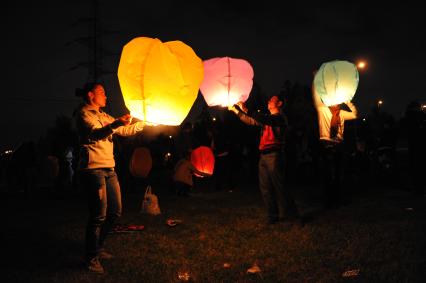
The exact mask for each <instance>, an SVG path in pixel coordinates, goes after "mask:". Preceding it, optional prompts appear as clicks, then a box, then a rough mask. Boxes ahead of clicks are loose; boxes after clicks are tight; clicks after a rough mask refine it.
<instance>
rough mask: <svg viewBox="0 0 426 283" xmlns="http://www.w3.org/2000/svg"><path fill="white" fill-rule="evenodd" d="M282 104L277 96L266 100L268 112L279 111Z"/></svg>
mask: <svg viewBox="0 0 426 283" xmlns="http://www.w3.org/2000/svg"><path fill="white" fill-rule="evenodd" d="M282 104H283V102H282V101H281V100H280V99H279V98H278V96H276V95H274V96H272V97H271V98H270V99H269V100H268V110H269V111H270V112H271V113H273V112H277V111H279V110H280V107H281V105H282Z"/></svg>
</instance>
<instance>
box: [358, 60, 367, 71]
mask: <svg viewBox="0 0 426 283" xmlns="http://www.w3.org/2000/svg"><path fill="white" fill-rule="evenodd" d="M356 66H357V67H358V69H361V70H362V69H365V67H366V66H367V63H366V62H365V61H359V62H358V64H357V65H356Z"/></svg>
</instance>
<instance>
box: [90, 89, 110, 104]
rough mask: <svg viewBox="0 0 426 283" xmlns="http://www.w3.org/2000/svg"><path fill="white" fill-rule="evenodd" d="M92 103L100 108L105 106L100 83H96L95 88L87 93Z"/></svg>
mask: <svg viewBox="0 0 426 283" xmlns="http://www.w3.org/2000/svg"><path fill="white" fill-rule="evenodd" d="M89 95H90V101H91V103H92V105H94V106H96V107H99V108H102V107H105V106H106V99H107V97H106V95H105V89H104V87H103V86H101V85H96V86H95V88H94V89H93V90H92V91H91V92H90V93H89Z"/></svg>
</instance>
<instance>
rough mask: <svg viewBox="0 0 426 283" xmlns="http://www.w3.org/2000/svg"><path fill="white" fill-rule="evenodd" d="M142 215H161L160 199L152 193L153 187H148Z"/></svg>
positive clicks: (143, 201)
mask: <svg viewBox="0 0 426 283" xmlns="http://www.w3.org/2000/svg"><path fill="white" fill-rule="evenodd" d="M141 213H146V214H151V215H159V214H161V211H160V205H159V204H158V197H157V196H156V195H155V194H153V193H152V189H151V186H147V187H146V190H145V195H144V197H143V200H142V207H141Z"/></svg>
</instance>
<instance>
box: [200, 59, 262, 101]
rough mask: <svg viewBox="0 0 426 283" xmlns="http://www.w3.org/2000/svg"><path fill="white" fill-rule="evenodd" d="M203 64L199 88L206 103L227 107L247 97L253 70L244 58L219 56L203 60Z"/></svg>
mask: <svg viewBox="0 0 426 283" xmlns="http://www.w3.org/2000/svg"><path fill="white" fill-rule="evenodd" d="M203 64H204V79H203V82H202V83H201V86H200V90H201V93H202V94H203V96H204V100H205V101H206V103H207V105H209V106H218V105H219V106H223V107H227V106H229V105H233V104H235V103H237V102H238V101H243V102H245V101H246V100H247V99H248V97H249V95H250V91H251V89H252V87H253V76H254V72H253V68H252V67H251V65H250V64H249V63H248V62H247V61H246V60H243V59H235V58H230V57H221V58H212V59H209V60H205V61H203Z"/></svg>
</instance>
